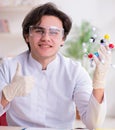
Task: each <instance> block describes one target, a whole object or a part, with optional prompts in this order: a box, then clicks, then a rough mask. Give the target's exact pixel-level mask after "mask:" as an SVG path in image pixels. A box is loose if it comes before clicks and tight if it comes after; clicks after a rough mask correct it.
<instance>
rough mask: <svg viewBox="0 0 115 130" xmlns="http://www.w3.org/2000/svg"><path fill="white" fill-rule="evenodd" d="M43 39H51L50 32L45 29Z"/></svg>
mask: <svg viewBox="0 0 115 130" xmlns="http://www.w3.org/2000/svg"><path fill="white" fill-rule="evenodd" d="M42 39H48V40H49V39H50V36H49V32H48V31H45V32H44V33H43V35H42Z"/></svg>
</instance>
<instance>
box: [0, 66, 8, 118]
mask: <svg viewBox="0 0 115 130" xmlns="http://www.w3.org/2000/svg"><path fill="white" fill-rule="evenodd" d="M6 68H7V67H6V65H5V64H1V65H0V116H1V115H2V114H4V113H5V112H6V111H7V110H8V109H9V107H10V104H8V105H7V106H6V107H5V108H3V106H2V104H1V98H2V90H3V88H4V86H6V85H7V84H8V83H9V79H8V75H9V73H8V71H6V70H7V69H6Z"/></svg>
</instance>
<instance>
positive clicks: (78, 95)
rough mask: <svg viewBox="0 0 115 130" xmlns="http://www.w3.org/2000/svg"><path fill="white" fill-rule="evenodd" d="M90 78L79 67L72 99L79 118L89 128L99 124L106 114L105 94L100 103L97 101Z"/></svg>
mask: <svg viewBox="0 0 115 130" xmlns="http://www.w3.org/2000/svg"><path fill="white" fill-rule="evenodd" d="M92 91H93V87H92V80H91V78H90V76H89V74H88V73H87V71H86V70H85V69H83V68H80V71H79V75H78V76H77V78H76V86H75V89H74V101H75V104H76V107H77V109H78V111H79V114H80V117H81V120H82V121H83V123H84V124H85V125H86V127H87V128H88V129H90V130H92V129H94V128H97V127H98V126H99V125H101V124H102V123H103V121H104V119H105V115H106V100H105V95H104V99H103V101H102V103H101V104H99V103H98V102H97V100H96V99H95V97H94V96H93V94H92Z"/></svg>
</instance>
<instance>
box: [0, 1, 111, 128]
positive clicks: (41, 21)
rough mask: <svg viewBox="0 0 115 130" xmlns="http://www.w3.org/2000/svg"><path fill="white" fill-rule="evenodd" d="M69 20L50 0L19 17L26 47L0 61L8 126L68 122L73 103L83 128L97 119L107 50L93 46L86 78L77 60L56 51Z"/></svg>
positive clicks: (101, 113) (101, 114) (102, 106)
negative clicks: (93, 65) (92, 63)
mask: <svg viewBox="0 0 115 130" xmlns="http://www.w3.org/2000/svg"><path fill="white" fill-rule="evenodd" d="M71 26H72V22H71V20H70V18H69V17H68V16H67V15H66V14H65V13H63V12H62V11H60V10H59V9H58V8H57V7H56V6H55V5H53V4H52V3H46V4H44V5H41V6H39V7H36V8H35V9H33V10H32V11H31V12H29V13H28V15H27V16H26V17H25V19H24V21H23V23H22V27H23V37H24V39H25V41H26V43H27V45H28V47H29V50H28V51H26V52H24V53H22V54H20V55H18V56H16V57H14V58H13V59H11V60H5V61H4V62H3V64H2V65H1V66H0V95H1V96H0V97H1V98H0V99H1V103H0V114H1V115H2V114H3V113H5V112H6V117H7V123H8V125H9V126H24V127H51V128H72V123H73V121H74V119H75V109H76V107H77V109H78V110H79V113H80V116H81V120H82V121H83V122H84V124H85V125H86V127H87V128H89V129H93V128H96V127H97V126H99V125H100V124H102V122H103V120H104V118H105V114H106V103H105V97H104V83H105V76H106V72H107V69H108V66H109V62H110V58H111V56H110V54H108V53H107V47H104V46H102V47H101V48H100V49H99V51H98V53H99V58H97V57H96V56H95V57H94V61H95V63H96V69H95V72H94V78H93V83H92V81H91V79H90V77H89V75H88V73H87V72H86V71H85V69H84V68H83V67H82V66H81V64H80V63H79V62H77V63H76V62H74V61H72V60H71V59H69V58H65V57H64V56H62V55H61V54H60V53H59V49H60V47H61V46H63V45H64V41H65V40H66V37H67V35H68V33H69V31H70V29H71ZM100 59H103V60H104V61H105V62H104V64H103V63H102V62H101V60H100Z"/></svg>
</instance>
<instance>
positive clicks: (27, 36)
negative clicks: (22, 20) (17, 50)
mask: <svg viewBox="0 0 115 130" xmlns="http://www.w3.org/2000/svg"><path fill="white" fill-rule="evenodd" d="M25 40H26V42H27V43H28V42H29V34H26V35H25Z"/></svg>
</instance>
